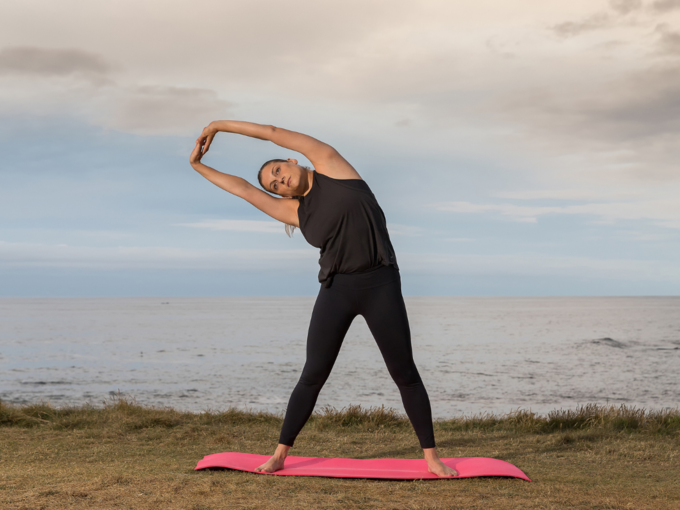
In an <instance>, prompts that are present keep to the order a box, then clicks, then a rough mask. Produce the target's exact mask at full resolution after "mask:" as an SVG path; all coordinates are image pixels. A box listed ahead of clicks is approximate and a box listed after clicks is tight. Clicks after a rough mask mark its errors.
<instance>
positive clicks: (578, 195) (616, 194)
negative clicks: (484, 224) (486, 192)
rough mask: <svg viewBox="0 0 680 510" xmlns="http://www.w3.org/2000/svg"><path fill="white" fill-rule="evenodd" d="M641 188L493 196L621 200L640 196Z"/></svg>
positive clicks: (567, 190)
mask: <svg viewBox="0 0 680 510" xmlns="http://www.w3.org/2000/svg"><path fill="white" fill-rule="evenodd" d="M641 195H642V192H641V191H640V190H633V189H621V190H612V189H589V188H582V189H542V190H521V191H498V192H495V193H492V196H494V197H498V198H509V199H513V200H579V201H583V200H621V199H631V198H638V197H640V196H641Z"/></svg>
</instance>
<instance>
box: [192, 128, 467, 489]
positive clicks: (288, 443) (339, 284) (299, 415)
mask: <svg viewBox="0 0 680 510" xmlns="http://www.w3.org/2000/svg"><path fill="white" fill-rule="evenodd" d="M219 131H224V132H227V133H236V134H239V135H245V136H250V137H253V138H259V139H261V140H269V141H271V142H274V143H275V144H276V145H279V146H281V147H284V148H286V149H290V150H293V151H296V152H299V153H302V154H304V155H305V156H306V157H307V159H309V161H311V162H312V165H314V170H310V169H308V168H305V167H303V166H300V165H298V162H297V160H295V159H288V160H283V159H274V160H271V161H267V162H266V163H265V164H264V165H262V168H260V172H259V174H258V176H257V178H258V180H259V181H260V185H261V186H262V187H263V188H264V189H265V191H268V192H269V193H272V194H274V195H279V196H280V197H282V198H276V197H273V196H272V195H270V194H269V193H265V192H263V191H262V190H259V189H257V188H256V187H255V186H253V185H251V184H250V183H248V182H247V181H245V180H244V179H241V178H240V177H235V176H233V175H227V174H224V173H222V172H218V171H217V170H215V169H213V168H210V167H208V166H206V165H204V164H202V163H201V158H202V157H203V156H204V155H205V153H206V152H208V148H209V147H210V144H211V143H212V140H213V138H214V137H215V135H216V134H217V133H218V132H219ZM190 161H191V166H192V167H193V168H194V170H196V171H197V172H198V173H200V174H201V175H202V176H203V177H205V178H206V179H208V180H209V181H210V182H212V183H213V184H215V185H217V186H219V187H220V188H222V189H224V190H226V191H228V192H229V193H232V194H234V195H236V196H239V197H241V198H243V199H245V200H247V201H248V202H250V203H251V204H252V205H254V206H255V207H257V208H258V209H260V210H261V211H263V212H264V213H266V214H268V215H269V216H271V217H272V218H274V219H276V220H279V221H281V222H283V223H285V224H286V231H287V232H288V229H289V228H291V227H298V228H299V229H300V231H301V232H302V235H303V236H304V238H305V239H306V240H307V242H309V244H311V245H312V246H315V247H316V248H319V249H320V250H321V253H320V259H319V264H320V266H321V270H320V271H319V281H320V282H321V288H320V289H319V295H318V297H317V299H316V303H315V304H314V311H313V312H312V318H311V322H310V325H309V333H308V336H307V360H306V362H305V366H304V369H303V370H302V375H301V376H300V380H299V381H298V383H297V385H296V386H295V389H294V390H293V394H292V395H291V396H290V401H289V403H288V408H287V409H286V416H285V419H284V421H283V427H282V429H281V436H280V438H279V445H278V447H277V448H276V451H275V452H274V455H273V456H272V457H271V458H270V459H269V460H268V461H267V462H265V463H264V464H262V465H261V466H259V467H258V468H257V470H258V471H265V472H268V473H272V472H274V471H277V470H279V469H282V468H283V465H284V461H285V459H286V456H287V455H288V450H290V448H291V447H292V446H293V443H294V442H295V438H296V437H297V435H298V434H299V433H300V430H302V427H303V426H304V424H305V423H306V422H307V420H308V419H309V417H310V416H311V414H312V412H313V411H314V405H315V404H316V399H317V397H318V396H319V392H320V391H321V388H322V387H323V385H324V383H325V382H326V379H328V376H329V375H330V373H331V369H332V368H333V364H334V363H335V360H336V358H337V356H338V353H339V352H340V346H341V345H342V341H343V339H344V338H345V334H346V333H347V330H348V329H349V326H350V324H351V323H352V320H353V319H354V317H356V316H357V315H362V316H363V317H364V319H365V320H366V323H367V324H368V327H369V329H370V330H371V333H372V334H373V337H374V338H375V340H376V342H377V343H378V347H379V348H380V352H381V353H382V356H383V359H384V360H385V363H386V364H387V369H388V370H389V372H390V375H391V376H392V378H393V379H394V382H395V383H396V384H397V386H398V387H399V392H400V393H401V398H402V401H403V403H404V408H405V410H406V414H407V415H408V417H409V419H410V420H411V424H412V425H413V428H414V429H415V432H416V434H417V435H418V440H419V441H420V446H421V447H422V448H423V452H424V454H425V460H426V461H427V466H428V471H429V472H430V473H434V474H436V475H438V476H455V475H456V474H457V473H456V471H455V470H453V469H451V468H450V467H448V466H446V465H444V463H443V462H442V461H441V460H439V457H438V456H437V450H436V448H435V442H434V431H433V429H432V411H431V409H430V400H429V398H428V396H427V392H426V391H425V386H424V385H423V381H422V380H421V378H420V375H419V374H418V369H417V368H416V365H415V363H414V362H413V354H412V350H411V333H410V330H409V324H408V317H407V316H406V307H405V305H404V299H403V297H402V295H401V279H400V276H399V268H398V266H397V259H396V257H395V254H394V249H393V248H392V243H391V242H390V238H389V235H388V234H387V224H386V222H385V215H384V214H383V211H382V209H381V208H380V206H379V205H378V202H377V201H376V199H375V196H374V195H373V193H372V192H371V189H370V188H369V187H368V184H366V182H365V181H364V180H363V179H362V178H361V176H360V175H359V174H358V173H357V171H356V170H355V169H354V168H353V167H352V165H350V164H349V163H348V162H347V161H345V159H344V158H343V157H342V156H341V155H340V154H338V152H337V151H336V150H335V149H334V148H333V147H331V146H330V145H327V144H325V143H323V142H320V141H319V140H316V139H314V138H312V137H311V136H307V135H303V134H301V133H296V132H294V131H288V130H287V129H281V128H277V127H274V126H265V125H262V124H254V123H251V122H239V121H230V120H221V121H215V122H211V123H210V125H209V126H208V127H206V128H205V129H204V130H203V132H202V133H201V136H199V138H198V140H196V147H194V150H193V152H192V153H191V158H190Z"/></svg>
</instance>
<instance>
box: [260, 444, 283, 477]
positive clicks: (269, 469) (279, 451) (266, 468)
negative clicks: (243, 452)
mask: <svg viewBox="0 0 680 510" xmlns="http://www.w3.org/2000/svg"><path fill="white" fill-rule="evenodd" d="M288 450H290V446H288V445H285V444H279V445H278V446H277V447H276V451H275V452H274V455H272V456H271V458H270V459H269V460H268V461H267V462H265V463H264V464H262V465H261V466H257V467H256V468H255V471H259V472H264V473H273V472H274V471H279V470H280V469H283V463H284V462H285V460H286V456H287V455H288Z"/></svg>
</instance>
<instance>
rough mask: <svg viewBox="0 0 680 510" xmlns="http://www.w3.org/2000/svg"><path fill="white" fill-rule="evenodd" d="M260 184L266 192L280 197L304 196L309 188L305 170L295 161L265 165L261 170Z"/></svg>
mask: <svg viewBox="0 0 680 510" xmlns="http://www.w3.org/2000/svg"><path fill="white" fill-rule="evenodd" d="M262 183H263V184H264V187H265V188H266V189H267V190H268V191H270V192H271V193H276V194H277V195H281V196H282V197H296V196H300V195H304V193H305V191H307V187H308V186H309V182H308V179H307V170H306V169H305V168H303V167H301V166H300V165H298V164H297V159H289V160H288V161H286V162H285V163H280V162H276V161H275V162H273V163H271V164H269V165H267V167H266V168H265V169H264V170H262Z"/></svg>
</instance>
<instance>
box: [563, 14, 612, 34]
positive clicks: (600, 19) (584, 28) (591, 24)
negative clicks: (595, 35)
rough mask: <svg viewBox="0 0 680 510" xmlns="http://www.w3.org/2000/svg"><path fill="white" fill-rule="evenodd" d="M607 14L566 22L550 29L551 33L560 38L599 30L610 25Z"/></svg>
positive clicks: (609, 18) (610, 19)
mask: <svg viewBox="0 0 680 510" xmlns="http://www.w3.org/2000/svg"><path fill="white" fill-rule="evenodd" d="M612 21H613V20H612V18H611V16H609V14H607V13H604V12H600V13H597V14H592V15H590V16H588V17H587V18H584V19H583V20H581V21H566V22H564V23H558V24H557V25H554V26H553V27H552V30H553V32H555V34H557V35H558V36H560V37H574V36H577V35H580V34H582V33H585V32H592V31H594V30H601V29H603V28H607V27H609V26H611V25H612Z"/></svg>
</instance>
